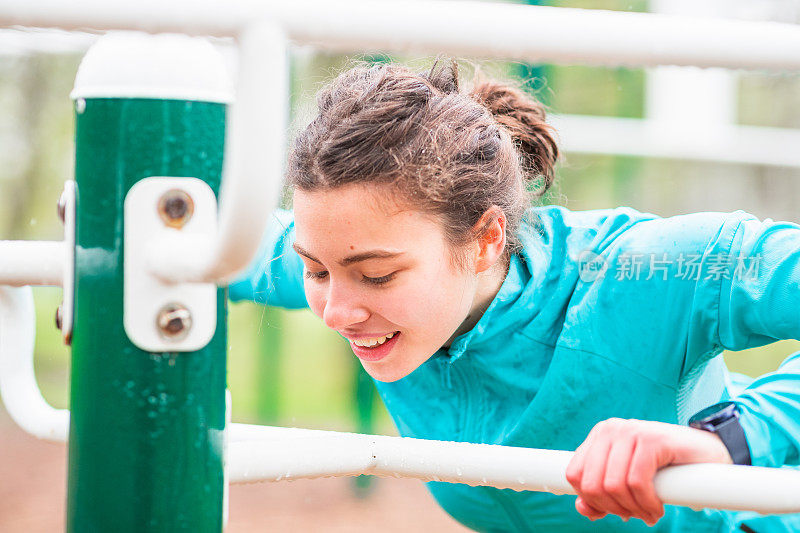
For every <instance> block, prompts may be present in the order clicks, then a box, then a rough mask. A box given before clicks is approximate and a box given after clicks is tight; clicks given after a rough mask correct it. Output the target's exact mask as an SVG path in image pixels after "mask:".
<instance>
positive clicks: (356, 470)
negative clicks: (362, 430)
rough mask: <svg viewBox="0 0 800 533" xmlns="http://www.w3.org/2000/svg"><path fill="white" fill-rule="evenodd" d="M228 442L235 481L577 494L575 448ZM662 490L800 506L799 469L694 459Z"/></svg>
mask: <svg viewBox="0 0 800 533" xmlns="http://www.w3.org/2000/svg"><path fill="white" fill-rule="evenodd" d="M229 438H230V440H231V442H230V443H229V445H228V456H227V457H228V459H227V460H228V475H229V479H230V480H231V481H232V482H252V481H280V480H285V479H299V478H316V477H327V476H356V475H361V474H370V475H376V476H384V477H410V478H416V479H421V480H423V481H446V482H450V483H465V484H467V485H473V486H476V485H485V486H492V487H497V488H501V489H513V490H533V491H542V492H550V493H553V494H575V491H574V490H573V488H572V486H571V485H570V484H569V483H568V482H567V479H566V468H567V465H568V464H569V461H570V459H571V458H572V454H573V452H567V451H558V450H538V449H532V448H518V447H510V446H496V445H489V444H472V443H467V442H444V441H432V440H423V439H412V438H402V437H388V436H383V435H361V434H357V433H338V432H333V431H319V430H305V429H297V428H276V427H260V426H248V425H244V424H233V426H232V428H231V435H230V436H229ZM655 488H656V493H657V494H658V496H659V498H660V499H661V500H662V501H663V502H664V503H668V504H674V505H686V506H689V507H692V508H712V509H731V510H751V511H758V512H760V513H764V514H772V513H790V512H798V511H800V499H798V498H797V495H798V494H800V472H797V471H796V470H784V469H779V468H760V467H752V466H732V465H716V464H695V465H683V466H673V467H668V468H664V469H662V470H661V471H659V473H658V474H657V475H656V478H655Z"/></svg>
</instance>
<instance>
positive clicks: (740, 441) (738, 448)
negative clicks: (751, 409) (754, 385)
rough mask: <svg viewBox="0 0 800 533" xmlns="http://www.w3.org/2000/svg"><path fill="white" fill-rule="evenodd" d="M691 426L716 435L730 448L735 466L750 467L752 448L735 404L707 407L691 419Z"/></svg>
mask: <svg viewBox="0 0 800 533" xmlns="http://www.w3.org/2000/svg"><path fill="white" fill-rule="evenodd" d="M689 426H691V427H693V428H696V429H703V430H705V431H710V432H711V433H716V434H717V435H719V438H720V440H722V443H723V444H724V445H725V447H726V448H728V452H730V454H731V458H733V464H737V465H750V464H752V462H751V459H750V447H749V446H748V445H747V437H745V435H744V430H743V429H742V426H741V424H739V410H738V409H737V408H736V404H735V403H733V402H722V403H718V404H716V405H712V406H711V407H706V408H705V409H703V410H702V411H700V412H699V413H697V414H696V415H694V416H693V417H692V418H690V419H689Z"/></svg>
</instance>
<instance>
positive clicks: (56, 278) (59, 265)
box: [0, 241, 65, 287]
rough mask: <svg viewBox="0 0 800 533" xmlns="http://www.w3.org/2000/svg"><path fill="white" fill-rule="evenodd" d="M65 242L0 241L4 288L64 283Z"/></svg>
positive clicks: (0, 280) (58, 285) (1, 277)
mask: <svg viewBox="0 0 800 533" xmlns="http://www.w3.org/2000/svg"><path fill="white" fill-rule="evenodd" d="M64 258H65V250H64V243H63V242H57V241H0V285H11V286H16V287H20V286H23V285H53V286H56V287H60V286H61V285H62V284H63V283H64Z"/></svg>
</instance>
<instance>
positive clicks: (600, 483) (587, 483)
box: [578, 431, 630, 519]
mask: <svg viewBox="0 0 800 533" xmlns="http://www.w3.org/2000/svg"><path fill="white" fill-rule="evenodd" d="M612 446H613V442H612V435H611V434H610V432H609V431H605V432H604V434H603V435H602V436H600V435H598V436H597V437H596V438H595V439H594V442H593V443H592V446H591V447H590V448H589V449H588V450H587V451H586V458H585V459H584V464H583V476H582V478H581V483H580V490H579V491H578V495H579V496H581V497H582V498H583V499H584V501H585V502H586V503H587V504H589V505H590V506H592V507H594V508H595V509H597V510H598V511H600V512H605V513H613V514H615V515H619V516H621V517H622V518H624V519H628V518H630V513H629V512H628V511H626V510H625V509H624V508H623V507H621V506H620V505H619V504H618V503H617V502H616V501H615V500H614V498H612V497H611V495H609V494H608V493H607V492H606V490H605V476H606V464H607V462H608V455H609V453H610V452H611V448H612Z"/></svg>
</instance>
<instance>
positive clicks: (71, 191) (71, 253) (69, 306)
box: [59, 180, 77, 345]
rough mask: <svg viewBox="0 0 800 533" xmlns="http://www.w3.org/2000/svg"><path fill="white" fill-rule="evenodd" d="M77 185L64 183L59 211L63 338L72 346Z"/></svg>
mask: <svg viewBox="0 0 800 533" xmlns="http://www.w3.org/2000/svg"><path fill="white" fill-rule="evenodd" d="M76 202H77V193H76V184H75V182H74V181H73V180H67V181H66V182H65V183H64V191H63V192H62V193H61V199H60V200H59V211H61V210H62V208H63V216H64V278H63V281H62V285H61V287H62V290H63V302H62V304H61V314H62V316H61V321H60V322H61V338H62V339H63V340H64V344H67V345H70V344H72V324H73V317H74V316H75V315H74V313H75V213H76Z"/></svg>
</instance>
